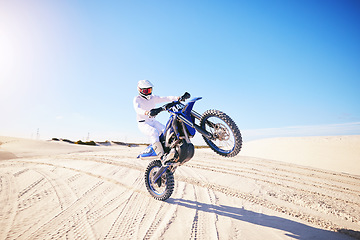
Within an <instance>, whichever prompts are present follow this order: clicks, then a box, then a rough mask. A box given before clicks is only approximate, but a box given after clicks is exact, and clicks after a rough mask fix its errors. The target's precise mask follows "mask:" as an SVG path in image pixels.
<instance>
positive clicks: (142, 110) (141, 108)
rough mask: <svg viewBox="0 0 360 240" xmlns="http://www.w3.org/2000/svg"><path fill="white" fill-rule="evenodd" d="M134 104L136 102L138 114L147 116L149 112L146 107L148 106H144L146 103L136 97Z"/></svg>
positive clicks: (135, 107) (135, 106)
mask: <svg viewBox="0 0 360 240" xmlns="http://www.w3.org/2000/svg"><path fill="white" fill-rule="evenodd" d="M133 104H134V109H135V112H136V114H137V115H138V117H145V116H146V115H147V114H148V112H149V111H148V109H145V108H144V107H146V106H144V104H141V103H140V102H139V99H138V98H135V99H134V101H133Z"/></svg>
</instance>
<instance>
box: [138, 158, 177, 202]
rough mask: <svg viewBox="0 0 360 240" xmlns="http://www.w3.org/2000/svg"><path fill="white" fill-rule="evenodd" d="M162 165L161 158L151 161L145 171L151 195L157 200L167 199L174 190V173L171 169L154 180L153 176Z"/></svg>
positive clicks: (146, 183)
mask: <svg viewBox="0 0 360 240" xmlns="http://www.w3.org/2000/svg"><path fill="white" fill-rule="evenodd" d="M161 166H162V164H161V161H160V160H154V161H152V162H150V163H149V165H148V167H147V168H146V171H145V185H146V189H147V190H148V192H149V193H150V194H151V196H153V197H154V198H155V199H156V200H160V201H165V200H166V199H168V198H169V197H170V196H171V194H172V192H173V190H174V175H173V173H172V172H171V171H169V170H166V172H165V173H163V174H162V175H161V177H160V178H159V179H158V180H157V181H156V182H153V178H154V176H155V175H156V173H157V172H158V171H159V170H160V168H161Z"/></svg>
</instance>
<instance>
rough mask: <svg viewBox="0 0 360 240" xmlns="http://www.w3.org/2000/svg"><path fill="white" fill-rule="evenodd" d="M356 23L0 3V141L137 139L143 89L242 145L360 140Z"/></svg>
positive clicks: (284, 4)
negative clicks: (209, 121) (273, 140)
mask: <svg viewBox="0 0 360 240" xmlns="http://www.w3.org/2000/svg"><path fill="white" fill-rule="evenodd" d="M359 23H360V3H359V1H357V0H343V1H332V0H326V1H325V0H315V1H314V0H312V1H310V0H305V1H293V0H278V1H265V0H263V1H261V0H256V1H145V0H144V1H137V0H134V1H121V0H120V1H80V0H79V1H69V0H68V1H46V0H33V1H25V0H22V1H19V0H12V1H9V0H1V1H0V114H1V118H0V135H10V136H19V137H29V138H30V137H33V138H34V137H35V135H36V133H37V129H39V132H40V137H41V138H42V139H48V138H52V137H59V138H70V139H73V140H76V139H84V138H87V136H88V134H89V133H90V138H92V139H95V140H106V139H111V140H127V141H132V140H136V139H140V140H144V138H143V136H142V135H141V133H140V132H139V131H138V129H137V126H136V121H135V113H134V110H133V106H132V100H133V97H134V96H135V95H136V94H137V90H136V84H137V82H138V81H139V80H141V79H149V80H150V81H152V82H153V84H154V85H155V88H154V93H155V94H157V95H162V96H164V95H182V94H183V92H185V91H188V92H190V93H191V94H192V96H202V97H203V99H202V100H201V101H199V102H198V103H197V104H196V105H195V110H197V111H198V112H200V113H201V112H204V111H205V110H207V109H214V108H215V109H219V110H222V111H224V112H226V113H228V114H229V115H230V116H231V117H232V118H233V119H234V120H235V122H236V123H237V124H238V126H239V128H240V129H241V130H242V132H243V135H244V138H245V139H252V138H260V137H267V136H272V137H274V136H275V137H276V136H301V135H334V134H336V135H338V134H340V135H341V134H344V135H347V134H360V44H359V43H360V26H359V25H360V24H359ZM167 117H168V116H167V115H166V113H162V114H161V115H160V116H159V120H160V121H162V122H165V121H166V119H167ZM289 129H291V131H287V130H289ZM294 129H295V130H294ZM316 129H321V131H320V130H319V131H316ZM145 140H146V139H145Z"/></svg>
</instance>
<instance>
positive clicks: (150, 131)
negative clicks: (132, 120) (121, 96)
mask: <svg viewBox="0 0 360 240" xmlns="http://www.w3.org/2000/svg"><path fill="white" fill-rule="evenodd" d="M137 88H138V91H139V95H138V96H136V97H135V98H134V101H133V104H134V108H135V111H136V120H137V122H138V127H139V129H140V131H141V132H142V133H144V134H145V135H147V136H149V137H150V141H151V144H152V146H153V149H154V151H155V153H156V155H157V156H159V157H161V156H163V155H164V149H163V147H162V145H161V143H160V140H159V136H160V134H161V132H162V131H163V130H164V129H165V126H164V125H163V124H161V123H160V122H158V121H156V120H155V116H156V115H157V114H158V113H159V112H160V111H161V108H155V106H156V104H157V103H162V102H171V101H177V100H179V99H180V97H175V96H168V97H159V96H156V95H152V90H153V84H152V83H151V82H150V81H149V80H140V81H139V82H138V85H137Z"/></svg>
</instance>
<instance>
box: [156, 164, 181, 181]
mask: <svg viewBox="0 0 360 240" xmlns="http://www.w3.org/2000/svg"><path fill="white" fill-rule="evenodd" d="M177 167H178V166H177V164H172V163H169V164H166V165H162V166H161V168H160V169H159V171H157V173H156V174H155V176H154V177H153V178H152V182H154V183H155V182H157V181H158V180H159V178H161V176H162V175H163V174H164V173H165V172H166V170H168V169H169V170H170V171H171V172H172V173H175V170H176V168H177Z"/></svg>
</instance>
